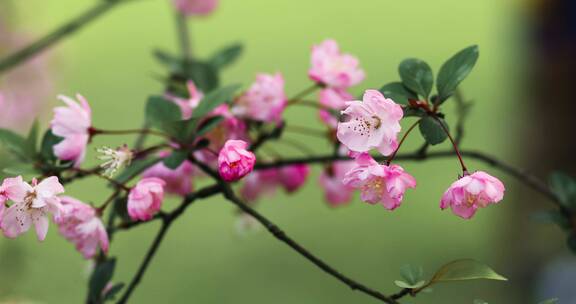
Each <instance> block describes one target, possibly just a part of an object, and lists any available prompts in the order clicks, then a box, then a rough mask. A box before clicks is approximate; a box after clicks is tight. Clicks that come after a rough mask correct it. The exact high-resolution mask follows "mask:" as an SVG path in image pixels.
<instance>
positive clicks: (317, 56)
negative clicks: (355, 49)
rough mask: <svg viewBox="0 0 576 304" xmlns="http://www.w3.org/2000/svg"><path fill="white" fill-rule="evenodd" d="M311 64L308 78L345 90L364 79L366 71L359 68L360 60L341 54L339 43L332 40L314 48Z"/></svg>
mask: <svg viewBox="0 0 576 304" xmlns="http://www.w3.org/2000/svg"><path fill="white" fill-rule="evenodd" d="M311 63H312V66H311V68H310V70H309V71H308V76H309V77H310V78H311V79H312V80H313V81H316V82H318V83H319V84H321V85H324V86H328V87H334V88H343V89H344V88H348V87H351V86H354V85H356V84H358V83H360V82H361V81H362V80H363V79H364V71H363V70H362V69H360V67H359V66H358V65H359V63H358V59H357V58H356V57H354V56H352V55H350V54H342V53H340V48H339V47H338V43H336V41H334V40H332V39H328V40H324V41H323V42H322V43H321V44H319V45H315V46H313V47H312V58H311Z"/></svg>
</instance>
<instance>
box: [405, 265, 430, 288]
mask: <svg viewBox="0 0 576 304" xmlns="http://www.w3.org/2000/svg"><path fill="white" fill-rule="evenodd" d="M400 275H401V276H402V278H404V280H405V281H406V282H408V283H410V284H416V283H418V282H420V281H423V280H424V269H422V267H421V266H412V265H404V266H402V267H400Z"/></svg>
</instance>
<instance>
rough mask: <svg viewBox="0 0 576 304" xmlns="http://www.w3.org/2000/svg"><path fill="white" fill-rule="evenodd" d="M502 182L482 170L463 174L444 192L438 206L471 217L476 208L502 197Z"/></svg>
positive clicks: (467, 217)
mask: <svg viewBox="0 0 576 304" xmlns="http://www.w3.org/2000/svg"><path fill="white" fill-rule="evenodd" d="M504 190H505V188H504V184H503V183H502V182H501V181H500V180H498V179H497V178H495V177H493V176H491V175H489V174H488V173H486V172H483V171H476V172H474V173H472V174H470V175H465V176H463V177H461V178H460V179H458V180H457V181H455V182H454V183H452V185H450V187H449V188H448V190H446V192H444V195H443V196H442V200H441V201H440V208H441V209H446V208H448V207H450V208H452V212H453V213H454V214H456V215H458V216H459V217H461V218H465V219H469V218H471V217H472V216H473V215H474V214H475V213H476V210H478V208H484V207H487V206H488V205H490V204H495V203H498V202H499V201H501V200H502V198H503V197H504Z"/></svg>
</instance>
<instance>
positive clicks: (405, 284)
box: [394, 280, 426, 289]
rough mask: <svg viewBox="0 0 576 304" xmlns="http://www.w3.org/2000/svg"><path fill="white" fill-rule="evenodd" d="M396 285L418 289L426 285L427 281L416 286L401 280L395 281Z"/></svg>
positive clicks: (419, 282) (417, 283)
mask: <svg viewBox="0 0 576 304" xmlns="http://www.w3.org/2000/svg"><path fill="white" fill-rule="evenodd" d="M394 284H395V285H396V286H398V287H400V288H409V289H416V288H420V287H422V286H424V285H426V281H418V282H416V283H414V284H410V283H407V282H404V281H401V280H396V281H394Z"/></svg>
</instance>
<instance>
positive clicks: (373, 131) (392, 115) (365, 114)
mask: <svg viewBox="0 0 576 304" xmlns="http://www.w3.org/2000/svg"><path fill="white" fill-rule="evenodd" d="M362 99H363V101H351V102H349V103H348V107H347V108H346V109H345V110H344V111H342V114H343V115H344V119H345V121H343V122H340V123H338V131H337V133H336V136H337V137H338V140H339V141H340V142H341V143H342V144H344V145H345V146H346V147H348V149H350V150H352V151H355V152H368V151H369V150H370V149H373V148H376V149H378V151H380V153H382V154H384V155H389V154H392V152H394V150H395V149H396V148H397V147H398V141H397V136H398V133H399V132H400V120H401V119H402V116H403V115H404V113H403V111H402V108H401V107H400V106H399V105H398V104H396V103H395V102H394V101H393V100H392V99H388V98H384V96H383V95H382V93H380V92H378V91H376V90H366V92H365V93H364V97H363V98H362Z"/></svg>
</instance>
